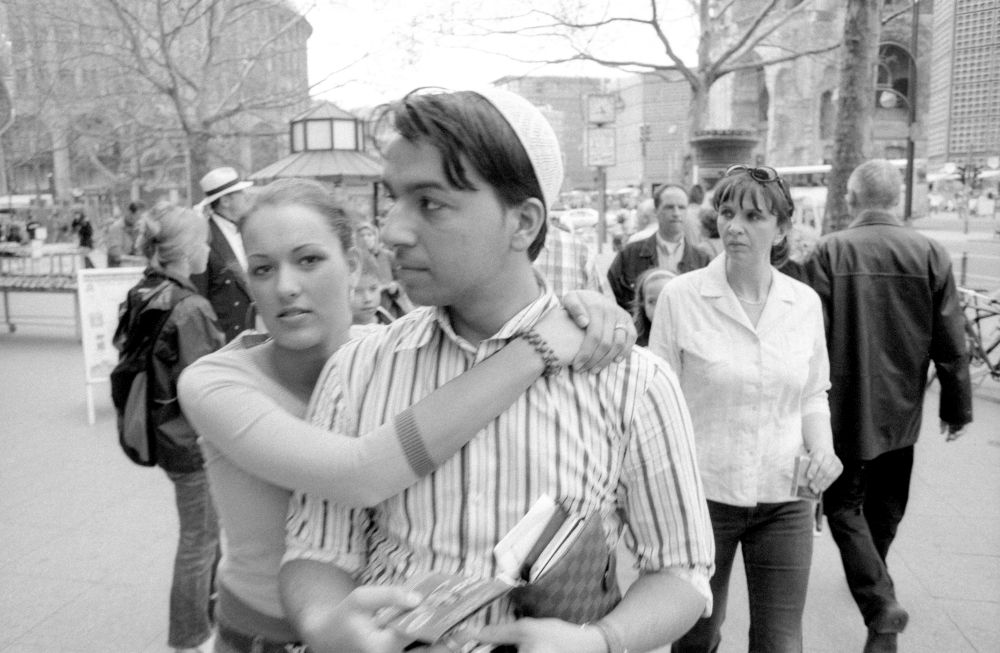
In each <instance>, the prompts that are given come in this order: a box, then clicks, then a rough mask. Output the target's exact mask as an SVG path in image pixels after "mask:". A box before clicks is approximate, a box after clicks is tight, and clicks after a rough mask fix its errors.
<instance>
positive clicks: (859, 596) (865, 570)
mask: <svg viewBox="0 0 1000 653" xmlns="http://www.w3.org/2000/svg"><path fill="white" fill-rule="evenodd" d="M901 184H902V181H901V178H900V175H899V172H898V171H897V170H896V169H895V168H894V167H893V166H892V165H891V164H890V163H889V162H888V161H885V160H876V161H868V162H866V163H863V164H862V165H860V166H858V168H857V169H855V170H854V172H853V173H852V174H851V177H850V180H849V181H848V185H847V204H848V207H849V208H850V210H851V215H852V216H854V221H853V222H852V223H851V224H850V226H848V228H847V229H845V230H843V231H840V232H837V233H834V234H829V235H827V236H825V237H824V238H822V239H821V240H820V241H819V242H818V243H817V246H816V249H815V250H814V252H813V253H812V255H811V257H810V258H809V260H808V262H807V264H806V269H807V274H808V278H809V281H810V283H811V284H812V286H813V288H814V289H815V290H816V292H817V293H819V296H820V298H821V299H822V300H823V310H824V313H825V318H826V339H827V348H828V349H829V352H830V377H831V378H830V382H831V384H832V388H831V389H830V411H831V420H832V425H833V436H834V446H835V448H836V452H837V455H838V456H839V457H840V459H841V461H843V463H844V472H843V474H841V476H840V478H838V479H837V480H836V481H835V482H834V484H833V485H832V486H831V487H830V488H829V489H828V490H827V491H826V494H825V495H824V499H823V502H824V504H823V505H824V512H825V513H826V515H827V519H828V520H829V524H830V532H831V533H832V534H833V537H834V540H835V541H836V542H837V546H838V547H839V548H840V555H841V559H842V561H843V563H844V572H845V574H846V576H847V583H848V585H849V586H850V588H851V593H852V594H853V596H854V600H855V602H856V603H857V604H858V608H859V609H860V611H861V615H862V616H863V617H864V620H865V624H866V625H867V626H868V640H867V642H866V644H865V649H864V650H865V652H866V653H874V652H881V651H895V650H896V646H897V641H896V640H897V633H899V632H902V630H903V628H904V627H905V626H906V622H907V620H908V618H909V616H908V614H907V612H906V611H905V610H904V609H903V608H902V607H901V606H900V605H899V603H898V602H897V601H896V594H895V590H894V588H893V583H892V579H891V578H890V576H889V572H888V569H887V567H886V556H887V554H888V552H889V545H890V544H891V543H892V540H893V538H894V537H895V535H896V528H897V527H898V525H899V522H900V521H901V520H902V518H903V512H904V511H905V509H906V502H907V499H908V496H909V488H910V472H911V470H912V467H913V446H914V444H915V443H916V441H917V436H918V435H919V433H920V422H921V409H922V407H923V398H924V387H925V385H926V379H927V370H928V366H929V363H930V361H933V362H934V365H935V366H936V368H937V373H938V378H939V379H940V382H941V402H940V408H939V416H940V419H941V427H942V432H945V431H946V432H947V439H948V440H954V439H956V438H958V437H959V436H960V435H962V433H963V432H964V431H965V426H966V424H968V423H969V422H971V421H972V393H971V389H970V384H969V368H968V358H967V357H966V351H965V338H964V335H963V316H962V309H961V307H960V305H959V301H958V293H957V290H956V287H955V280H954V278H953V276H952V269H951V257H950V256H949V255H948V252H947V251H946V250H945V249H944V247H942V246H941V245H940V244H939V243H937V242H935V241H933V240H930V239H928V238H926V237H925V236H923V235H921V234H920V233H918V232H917V231H915V230H913V229H911V228H909V227H907V226H904V225H903V224H902V223H901V221H900V220H899V218H898V217H897V212H896V208H897V204H898V202H899V191H900V187H901Z"/></svg>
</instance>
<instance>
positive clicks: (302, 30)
mask: <svg viewBox="0 0 1000 653" xmlns="http://www.w3.org/2000/svg"><path fill="white" fill-rule="evenodd" d="M118 4H122V6H123V7H125V8H128V9H129V11H125V12H121V14H124V15H127V18H123V17H122V15H121V14H119V13H116V12H115V10H114V9H115V6H116V5H118ZM201 4H202V5H204V6H203V7H201V8H200V9H201V10H202V11H203V13H202V14H201V15H200V18H199V19H198V21H197V22H195V23H188V24H186V26H183V27H182V26H181V25H182V24H183V21H184V18H183V17H182V16H181V15H180V13H179V12H180V11H181V10H182V9H183V7H182V6H181V5H180V4H178V3H174V2H171V1H170V0H152V1H150V2H143V3H138V4H134V5H133V3H131V2H128V3H125V2H124V0H5V2H4V3H3V5H2V6H0V34H2V38H0V43H6V44H7V48H6V57H4V58H3V59H0V64H2V70H0V79H4V80H5V85H6V87H7V89H8V91H9V94H10V96H11V98H12V100H13V105H14V114H15V116H16V117H15V120H14V122H13V124H12V125H11V126H10V128H9V129H8V130H7V131H6V132H5V133H4V134H3V135H2V138H0V194H8V193H11V194H14V193H17V194H42V193H51V194H52V195H53V196H54V197H55V198H56V199H57V202H58V201H66V200H67V198H69V197H71V195H72V196H79V195H81V194H82V195H83V196H84V197H85V198H86V201H87V204H88V205H95V204H96V205H97V206H96V207H95V209H96V210H97V211H100V212H101V213H107V212H108V211H109V210H112V209H113V208H114V207H120V206H121V205H122V204H124V203H126V202H127V201H128V199H130V198H138V197H141V198H144V199H147V200H154V199H158V198H160V197H166V198H169V199H171V200H173V201H178V202H182V203H184V202H195V201H197V200H198V199H200V197H199V195H200V191H199V190H198V189H197V188H196V187H193V186H194V184H193V183H192V179H197V178H199V177H200V176H201V175H202V174H204V172H205V169H207V168H210V167H213V166H216V165H223V164H225V165H232V166H234V167H237V168H239V169H242V170H243V171H244V172H248V171H250V170H253V169H254V168H259V167H263V166H264V165H266V164H267V163H270V162H272V161H274V160H275V159H277V158H278V157H279V156H281V154H283V153H284V152H285V151H287V140H288V127H287V126H288V120H289V119H290V118H291V117H292V116H294V115H296V114H297V113H300V112H301V111H302V110H303V109H304V108H305V107H306V106H308V88H309V87H308V79H307V62H306V39H307V38H308V36H309V34H310V32H311V27H310V26H309V23H308V22H307V21H306V20H305V18H304V17H302V16H301V15H300V14H299V13H298V12H297V11H296V10H295V9H293V7H292V5H291V4H289V3H288V2H286V1H285V0H250V1H249V2H246V1H244V2H237V1H236V0H201ZM157 12H159V13H160V15H161V18H163V20H164V22H165V25H164V26H163V27H164V29H162V30H161V29H159V28H158V23H157V20H156V14H157ZM171 28H174V29H173V31H170V30H171Z"/></svg>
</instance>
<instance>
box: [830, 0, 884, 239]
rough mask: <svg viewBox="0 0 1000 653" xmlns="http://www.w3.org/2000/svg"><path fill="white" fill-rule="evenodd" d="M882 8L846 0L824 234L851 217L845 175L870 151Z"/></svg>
mask: <svg viewBox="0 0 1000 653" xmlns="http://www.w3.org/2000/svg"><path fill="white" fill-rule="evenodd" d="M881 9H882V2H881V0H847V11H846V15H845V16H844V51H843V52H844V56H843V58H842V63H841V68H840V86H839V88H838V91H837V119H836V125H835V128H834V141H833V164H832V166H831V168H832V169H831V171H830V180H829V182H827V184H828V185H827V193H826V216H825V218H824V221H823V232H824V233H828V232H831V231H838V230H839V229H843V228H844V227H846V226H847V224H848V223H849V222H850V219H851V218H850V215H849V214H848V210H847V200H846V198H845V195H846V194H847V180H848V178H849V177H850V176H851V172H852V171H853V170H854V169H855V168H856V167H858V165H860V164H861V163H863V162H864V161H865V159H867V158H868V157H869V156H870V155H871V144H872V118H873V115H874V112H875V67H876V65H877V63H878V40H879V36H880V30H881V22H880V20H879V16H880V15H881Z"/></svg>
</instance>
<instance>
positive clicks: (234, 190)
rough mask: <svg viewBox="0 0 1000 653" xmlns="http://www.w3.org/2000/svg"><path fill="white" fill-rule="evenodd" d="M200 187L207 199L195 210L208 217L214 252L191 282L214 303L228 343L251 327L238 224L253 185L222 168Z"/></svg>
mask: <svg viewBox="0 0 1000 653" xmlns="http://www.w3.org/2000/svg"><path fill="white" fill-rule="evenodd" d="M199 184H200V186H201V190H202V192H204V193H205V198H204V199H202V200H201V201H200V202H198V204H196V205H195V209H197V210H203V211H205V213H206V214H207V215H208V226H209V231H210V232H211V246H212V251H211V253H210V254H209V257H208V267H207V268H206V269H205V272H204V273H203V274H197V275H192V277H191V281H192V283H194V285H195V287H196V288H197V289H198V292H199V293H201V294H202V295H204V296H205V297H206V298H208V301H209V302H210V303H211V304H212V308H214V309H215V314H216V316H218V318H219V328H220V329H222V331H223V333H225V334H226V342H229V341H230V340H232V339H233V338H235V337H236V336H237V334H239V333H240V331H243V330H244V329H246V328H247V327H248V326H251V324H250V321H251V316H252V310H251V305H252V304H251V299H250V291H249V288H248V286H247V280H246V266H247V264H246V254H245V253H244V251H243V239H242V238H240V232H239V225H240V222H242V220H243V216H245V215H246V214H247V212H248V211H249V209H250V200H249V197H248V196H247V193H246V190H247V189H248V188H250V187H251V186H253V182H252V181H246V180H244V179H240V175H239V173H238V172H236V170H234V169H233V168H230V167H222V168H215V169H214V170H210V171H209V172H208V173H207V174H206V175H205V176H204V177H202V178H201V181H200V182H199Z"/></svg>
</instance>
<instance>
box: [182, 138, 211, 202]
mask: <svg viewBox="0 0 1000 653" xmlns="http://www.w3.org/2000/svg"><path fill="white" fill-rule="evenodd" d="M186 136H187V138H186V140H187V143H186V145H187V172H188V194H189V203H190V204H195V203H197V202H200V201H201V198H202V192H201V186H200V185H199V184H198V182H199V181H200V180H201V178H202V177H203V176H204V175H205V173H206V172H208V170H209V168H208V143H209V141H210V140H211V136H209V134H208V133H207V132H204V131H199V132H194V133H190V132H189V133H188V134H187V135H186Z"/></svg>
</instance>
